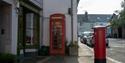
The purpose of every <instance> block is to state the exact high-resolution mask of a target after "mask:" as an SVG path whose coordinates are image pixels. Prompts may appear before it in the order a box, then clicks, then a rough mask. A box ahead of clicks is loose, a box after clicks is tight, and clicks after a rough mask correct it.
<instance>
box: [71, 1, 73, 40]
mask: <svg viewBox="0 0 125 63" xmlns="http://www.w3.org/2000/svg"><path fill="white" fill-rule="evenodd" d="M71 42H73V0H71Z"/></svg>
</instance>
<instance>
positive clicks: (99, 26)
mask: <svg viewBox="0 0 125 63" xmlns="http://www.w3.org/2000/svg"><path fill="white" fill-rule="evenodd" d="M93 28H106V26H101V25H98V26H94V27H93Z"/></svg>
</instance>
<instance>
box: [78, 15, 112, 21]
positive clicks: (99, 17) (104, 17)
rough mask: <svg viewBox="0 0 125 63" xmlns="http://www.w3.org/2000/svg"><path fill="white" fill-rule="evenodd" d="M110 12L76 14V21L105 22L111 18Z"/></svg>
mask: <svg viewBox="0 0 125 63" xmlns="http://www.w3.org/2000/svg"><path fill="white" fill-rule="evenodd" d="M111 17H112V14H88V15H87V17H86V16H85V14H78V22H81V21H83V22H107V21H109V20H110V19H111Z"/></svg>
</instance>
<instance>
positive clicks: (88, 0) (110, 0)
mask: <svg viewBox="0 0 125 63" xmlns="http://www.w3.org/2000/svg"><path fill="white" fill-rule="evenodd" d="M122 1H123V0H80V2H79V5H78V8H77V9H78V14H84V13H85V11H88V13H89V14H113V12H114V11H115V10H120V9H121V2H122Z"/></svg>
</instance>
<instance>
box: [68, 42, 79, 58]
mask: <svg viewBox="0 0 125 63" xmlns="http://www.w3.org/2000/svg"><path fill="white" fill-rule="evenodd" d="M69 54H70V55H73V56H74V55H78V44H77V41H74V42H72V41H71V42H70V44H69Z"/></svg>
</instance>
